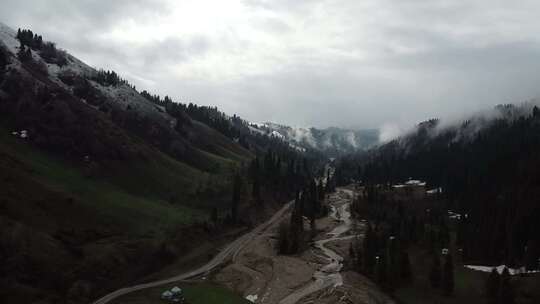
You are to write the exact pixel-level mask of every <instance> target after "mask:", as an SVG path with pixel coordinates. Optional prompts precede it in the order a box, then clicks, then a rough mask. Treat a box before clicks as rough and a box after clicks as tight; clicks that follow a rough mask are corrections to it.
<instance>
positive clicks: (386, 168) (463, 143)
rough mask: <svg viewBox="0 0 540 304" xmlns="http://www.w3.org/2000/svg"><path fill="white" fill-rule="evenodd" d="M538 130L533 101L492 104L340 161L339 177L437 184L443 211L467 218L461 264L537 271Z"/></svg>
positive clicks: (461, 238) (539, 213)
mask: <svg viewBox="0 0 540 304" xmlns="http://www.w3.org/2000/svg"><path fill="white" fill-rule="evenodd" d="M539 134H540V111H539V110H538V107H537V106H536V105H535V103H525V104H522V105H519V106H515V105H511V104H509V105H501V106H497V107H496V108H494V109H493V110H492V111H489V112H488V113H487V114H485V115H476V116H472V117H470V118H469V119H466V120H463V121H462V122H461V123H456V124H450V125H441V123H440V121H439V120H437V119H433V120H428V121H426V122H423V123H420V124H419V125H418V126H417V128H416V129H415V130H413V131H412V132H410V133H409V134H407V135H405V136H403V137H400V138H397V139H395V140H393V141H391V142H389V143H387V144H385V145H382V146H380V147H378V148H376V149H373V150H371V151H369V152H367V153H364V154H362V155H357V156H354V157H353V156H350V157H347V158H343V159H341V160H340V162H341V165H340V167H341V177H342V178H341V179H342V180H345V179H348V178H355V179H357V180H361V181H363V182H364V184H366V185H376V184H379V185H395V184H399V183H403V182H405V181H407V180H409V179H410V178H414V179H419V180H423V181H425V182H426V183H427V187H428V188H430V189H438V188H440V189H441V191H442V193H441V196H440V198H441V199H442V200H443V201H444V202H445V206H446V208H447V209H449V210H453V212H457V214H467V215H468V216H467V218H466V219H464V220H463V221H462V222H461V224H460V226H459V229H458V232H457V237H458V239H459V241H460V242H461V243H460V246H463V250H464V260H465V261H469V262H477V263H483V264H492V265H493V264H495V265H500V264H506V265H514V266H524V265H528V267H531V268H536V267H538V265H537V263H536V262H533V261H537V259H538V257H539V256H540V251H539V250H538V244H539V243H540V239H538V234H537V233H536V232H537V231H539V229H540V227H539V226H538V221H537V219H538V216H540V206H539V205H538V204H537V200H535V199H534V198H535V197H537V196H538V194H539V192H538V191H539V189H540V175H539V171H538V166H539V165H540V163H539V162H540V159H539V157H538V153H537V151H538V150H539V149H540V137H539ZM526 248H529V250H526ZM531 263H532V264H531Z"/></svg>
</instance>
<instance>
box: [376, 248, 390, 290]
mask: <svg viewBox="0 0 540 304" xmlns="http://www.w3.org/2000/svg"><path fill="white" fill-rule="evenodd" d="M376 260H377V276H376V278H377V284H379V286H381V287H383V288H385V289H386V288H387V287H388V269H387V262H386V258H385V257H384V256H379V257H378V259H376Z"/></svg>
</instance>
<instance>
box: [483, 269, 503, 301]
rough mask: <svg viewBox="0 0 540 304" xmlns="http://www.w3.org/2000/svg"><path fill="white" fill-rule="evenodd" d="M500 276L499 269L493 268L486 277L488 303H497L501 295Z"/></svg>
mask: <svg viewBox="0 0 540 304" xmlns="http://www.w3.org/2000/svg"><path fill="white" fill-rule="evenodd" d="M499 282H500V276H499V273H498V272H497V269H495V268H493V269H492V270H491V273H490V274H489V276H488V277H487V279H486V298H487V303H488V304H496V303H497V297H498V295H499Z"/></svg>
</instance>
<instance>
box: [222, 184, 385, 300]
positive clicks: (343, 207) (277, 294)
mask: <svg viewBox="0 0 540 304" xmlns="http://www.w3.org/2000/svg"><path fill="white" fill-rule="evenodd" d="M351 200H352V191H351V190H348V189H343V188H341V189H338V191H337V192H336V193H334V194H331V195H330V196H329V198H328V203H329V205H330V206H331V207H332V210H333V212H332V213H331V214H330V215H329V216H327V217H324V218H322V219H320V220H317V225H316V226H317V228H318V231H319V232H318V234H317V236H316V237H315V239H314V245H312V246H311V248H310V249H308V250H306V251H304V252H303V253H301V254H299V255H293V256H286V255H278V254H277V252H276V250H275V243H276V242H277V229H278V223H276V225H275V226H274V227H273V229H271V230H270V231H268V233H265V234H261V235H259V236H258V237H257V238H255V239H254V240H253V241H252V242H251V243H250V244H249V245H248V246H246V247H245V248H244V249H243V250H242V251H241V252H240V253H239V254H238V255H237V257H236V259H234V261H233V262H232V263H231V264H229V265H227V266H226V267H225V268H223V269H222V270H221V271H219V272H218V273H217V274H215V275H214V276H213V280H214V281H215V282H217V283H220V284H222V285H224V286H227V287H228V288H230V289H232V290H234V291H236V292H238V293H240V294H242V295H243V296H244V297H246V298H248V299H250V300H252V301H253V302H255V303H270V304H271V303H281V304H292V303H313V302H316V303H339V302H342V303H374V302H375V303H392V300H391V299H390V298H389V297H387V296H386V295H384V294H383V293H382V292H380V291H379V290H378V288H377V287H376V286H375V285H374V284H373V283H371V282H370V281H369V280H368V279H367V278H365V277H363V276H361V275H358V274H357V273H355V272H352V271H340V270H341V267H342V264H341V261H342V257H344V256H347V251H348V248H349V245H350V243H351V242H352V241H353V239H354V237H355V235H356V234H360V235H361V232H362V227H361V225H357V224H356V223H352V222H351V219H350V215H349V212H348V208H349V204H350V202H351ZM306 226H307V223H306ZM352 228H357V229H352ZM306 229H308V228H306Z"/></svg>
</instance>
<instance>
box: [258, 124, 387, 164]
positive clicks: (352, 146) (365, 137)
mask: <svg viewBox="0 0 540 304" xmlns="http://www.w3.org/2000/svg"><path fill="white" fill-rule="evenodd" d="M251 127H252V129H253V130H254V131H255V132H259V133H262V134H267V135H269V136H275V137H278V138H281V139H283V140H285V141H288V142H289V143H290V144H291V145H292V146H296V147H299V148H302V149H313V150H318V151H320V152H323V153H325V154H328V156H330V157H333V156H337V155H340V154H344V153H350V152H355V151H359V150H365V149H368V148H370V147H372V146H374V145H375V144H377V143H378V130H370V129H365V130H349V129H342V128H336V127H330V128H325V129H318V128H314V127H311V128H305V127H290V126H286V125H282V124H278V123H274V122H264V123H252V124H251Z"/></svg>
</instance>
